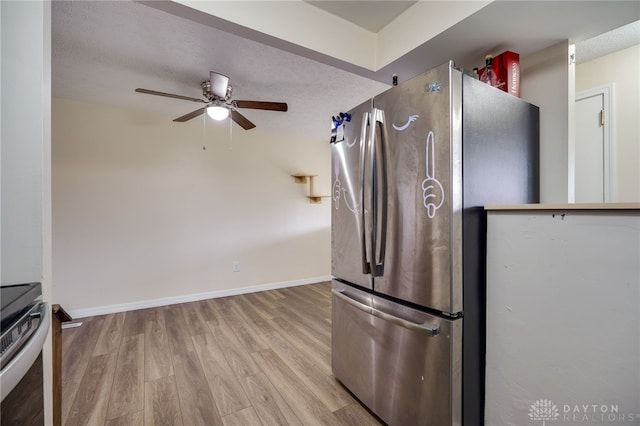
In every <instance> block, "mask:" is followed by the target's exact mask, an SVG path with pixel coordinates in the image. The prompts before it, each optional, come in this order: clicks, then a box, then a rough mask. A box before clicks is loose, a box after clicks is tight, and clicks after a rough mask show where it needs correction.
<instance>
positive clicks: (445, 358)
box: [331, 281, 462, 426]
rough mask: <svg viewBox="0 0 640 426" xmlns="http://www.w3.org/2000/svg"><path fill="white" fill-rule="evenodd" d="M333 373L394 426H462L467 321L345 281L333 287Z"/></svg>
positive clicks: (372, 409) (335, 283)
mask: <svg viewBox="0 0 640 426" xmlns="http://www.w3.org/2000/svg"><path fill="white" fill-rule="evenodd" d="M332 324H333V330H332V340H331V342H332V352H331V364H332V368H333V373H334V375H335V376H336V378H338V380H340V381H341V382H342V383H343V384H344V385H345V386H346V387H347V388H348V389H349V390H350V391H351V392H353V394H354V395H356V396H357V397H358V399H360V401H361V402H362V403H364V404H365V405H366V406H367V407H368V408H369V409H370V410H371V411H373V412H374V413H376V415H378V416H379V417H380V418H381V419H382V420H384V421H385V422H386V423H388V424H389V425H391V426H394V425H429V426H444V425H447V426H450V425H460V424H461V344H462V340H461V335H462V319H461V318H460V319H456V320H448V319H443V318H440V317H436V316H433V315H429V314H427V313H424V312H420V311H417V310H414V309H411V308H407V307H405V306H401V305H398V304H396V303H393V302H390V301H388V300H385V299H382V298H379V297H376V296H373V295H371V294H368V293H365V292H363V291H361V290H357V289H355V288H353V287H351V286H348V285H344V284H342V283H340V282H337V281H334V282H333V289H332Z"/></svg>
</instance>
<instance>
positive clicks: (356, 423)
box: [333, 402, 384, 426]
mask: <svg viewBox="0 0 640 426" xmlns="http://www.w3.org/2000/svg"><path fill="white" fill-rule="evenodd" d="M333 414H334V415H335V416H336V418H337V419H338V421H339V422H340V424H341V425H344V426H383V425H384V423H382V422H381V421H379V420H378V419H377V418H376V417H374V416H373V415H372V414H371V413H369V412H368V411H367V410H366V409H365V408H363V407H362V406H361V405H360V404H359V403H357V402H354V403H353V404H349V405H347V406H346V407H343V408H341V409H339V410H337V411H335V412H334V413H333Z"/></svg>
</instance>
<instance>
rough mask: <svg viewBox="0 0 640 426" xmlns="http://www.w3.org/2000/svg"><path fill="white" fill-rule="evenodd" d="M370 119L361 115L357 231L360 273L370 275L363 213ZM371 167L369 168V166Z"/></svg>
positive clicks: (367, 114) (368, 114) (367, 115)
mask: <svg viewBox="0 0 640 426" xmlns="http://www.w3.org/2000/svg"><path fill="white" fill-rule="evenodd" d="M370 117H371V114H370V113H368V112H365V113H363V114H362V129H361V130H360V170H361V171H362V173H360V206H361V207H360V219H361V222H360V223H361V224H362V226H360V227H359V228H358V231H360V246H361V247H360V249H361V253H362V273H363V274H370V273H371V262H370V261H369V259H371V257H370V256H369V255H368V251H367V247H368V245H367V238H366V235H367V226H366V216H365V212H366V210H367V209H366V204H365V200H366V197H365V191H366V188H365V181H366V176H365V175H366V173H365V167H366V158H367V153H368V152H369V151H370V148H368V143H369V138H368V137H367V133H368V132H367V130H368V129H369V128H370V127H371V123H370ZM370 167H371V166H370Z"/></svg>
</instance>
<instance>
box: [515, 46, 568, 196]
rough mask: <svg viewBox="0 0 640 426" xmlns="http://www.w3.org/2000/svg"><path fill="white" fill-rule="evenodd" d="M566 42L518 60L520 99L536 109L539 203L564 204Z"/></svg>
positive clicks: (565, 186)
mask: <svg viewBox="0 0 640 426" xmlns="http://www.w3.org/2000/svg"><path fill="white" fill-rule="evenodd" d="M568 51H569V44H568V42H562V43H558V44H556V45H555V46H552V47H550V48H548V49H544V50H542V51H540V52H538V53H535V54H533V55H529V56H524V57H522V58H520V68H521V70H522V80H521V90H520V91H521V97H522V98H523V99H524V100H526V101H528V102H531V103H532V104H534V105H537V106H539V107H540V202H542V203H562V202H567V201H568V191H567V188H568V141H569V137H570V135H569V128H568V124H567V123H568V121H569V113H570V110H569V107H568V102H569V96H570V93H571V92H572V91H573V87H572V84H571V82H570V73H569V67H568Z"/></svg>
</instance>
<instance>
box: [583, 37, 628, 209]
mask: <svg viewBox="0 0 640 426" xmlns="http://www.w3.org/2000/svg"><path fill="white" fill-rule="evenodd" d="M611 83H613V84H614V90H615V92H614V95H613V101H614V104H613V109H614V117H613V119H614V135H613V136H614V140H613V145H614V172H613V181H614V185H615V186H614V188H613V189H614V191H613V193H614V200H613V201H617V202H625V201H640V121H639V119H638V117H640V45H635V46H632V47H629V48H627V49H623V50H620V51H618V52H615V53H612V54H609V55H606V56H603V57H600V58H597V59H594V60H592V61H589V62H585V63H582V64H580V65H578V66H576V92H581V91H585V90H589V89H592V88H595V87H599V86H604V85H608V84H611Z"/></svg>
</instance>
